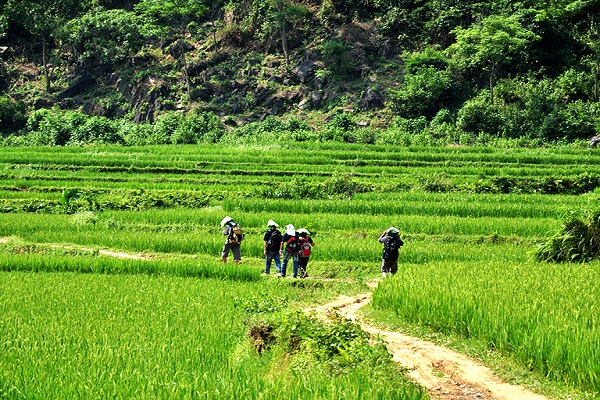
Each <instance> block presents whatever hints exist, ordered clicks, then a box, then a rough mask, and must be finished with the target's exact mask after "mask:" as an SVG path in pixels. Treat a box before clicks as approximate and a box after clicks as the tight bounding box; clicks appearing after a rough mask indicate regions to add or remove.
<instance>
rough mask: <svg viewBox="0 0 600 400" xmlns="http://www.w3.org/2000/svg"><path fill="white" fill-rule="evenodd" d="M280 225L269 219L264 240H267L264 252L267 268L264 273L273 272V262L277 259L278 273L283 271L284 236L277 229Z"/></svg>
mask: <svg viewBox="0 0 600 400" xmlns="http://www.w3.org/2000/svg"><path fill="white" fill-rule="evenodd" d="M278 227H279V225H278V224H277V223H276V222H275V221H273V220H272V219H270V220H269V222H268V223H267V228H269V230H268V231H266V232H265V236H264V237H263V240H264V242H265V248H264V254H265V270H264V271H263V273H264V274H266V275H269V273H270V272H271V262H272V261H273V260H275V267H276V268H277V273H278V274H280V273H281V241H282V239H283V236H282V235H281V232H279V230H278V229H277V228H278Z"/></svg>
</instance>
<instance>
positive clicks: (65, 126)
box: [25, 108, 87, 146]
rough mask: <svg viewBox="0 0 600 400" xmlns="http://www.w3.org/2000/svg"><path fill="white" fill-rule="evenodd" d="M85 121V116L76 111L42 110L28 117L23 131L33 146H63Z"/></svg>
mask: <svg viewBox="0 0 600 400" xmlns="http://www.w3.org/2000/svg"><path fill="white" fill-rule="evenodd" d="M86 120H87V117H86V116H85V114H82V113H80V112H77V111H62V110H59V109H58V108H53V109H51V110H47V109H42V110H37V111H34V112H33V113H32V114H31V115H30V116H29V118H28V119H27V125H26V128H25V130H26V132H27V133H28V136H29V137H30V140H31V144H33V145H55V146H64V145H66V144H67V143H68V142H69V140H71V135H72V134H73V133H74V132H76V131H78V130H79V129H80V128H81V127H82V126H83V125H84V124H85V122H86Z"/></svg>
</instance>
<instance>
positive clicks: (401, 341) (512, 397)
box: [310, 293, 547, 400]
mask: <svg viewBox="0 0 600 400" xmlns="http://www.w3.org/2000/svg"><path fill="white" fill-rule="evenodd" d="M370 300H371V293H367V294H362V295H359V296H355V297H348V296H340V297H339V299H337V300H336V301H334V302H331V303H328V304H324V305H322V306H318V307H315V308H311V309H310V311H314V312H316V314H317V315H319V316H320V317H321V318H327V316H328V315H330V314H331V313H334V312H337V313H338V314H340V315H342V316H345V317H346V318H349V319H351V320H353V321H355V322H357V323H360V325H361V327H362V329H363V330H364V331H365V332H368V333H369V334H371V335H372V336H377V335H379V336H380V337H381V338H382V339H383V340H384V341H385V342H386V344H387V348H388V351H389V352H390V353H391V354H392V355H393V360H394V361H395V362H397V363H398V364H400V365H402V366H403V367H405V368H407V369H408V370H409V377H410V378H411V379H413V380H414V381H415V382H417V383H419V384H420V385H422V386H423V387H425V388H426V389H427V391H428V392H429V394H430V395H431V397H432V398H434V399H440V400H470V399H484V400H547V398H546V397H544V396H541V395H538V394H535V393H533V392H531V391H529V390H528V389H526V388H524V387H522V386H516V385H511V384H508V383H505V382H502V381H501V380H500V379H499V378H498V377H496V376H495V375H494V373H493V372H492V371H491V370H490V369H489V368H487V367H485V366H483V365H481V364H479V363H477V362H476V361H474V360H472V359H471V358H469V357H467V356H465V355H464V354H460V353H457V352H455V351H453V350H449V349H447V348H444V347H441V346H438V345H436V344H434V343H432V342H428V341H426V340H421V339H418V338H414V337H411V336H408V335H403V334H401V333H398V332H388V331H384V330H381V329H378V328H375V327H373V326H371V325H368V324H366V323H363V322H361V321H360V320H359V319H358V317H357V311H358V309H359V308H360V307H362V306H364V305H366V304H368V303H369V301H370Z"/></svg>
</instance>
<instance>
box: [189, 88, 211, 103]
mask: <svg viewBox="0 0 600 400" xmlns="http://www.w3.org/2000/svg"><path fill="white" fill-rule="evenodd" d="M213 94H214V91H213V90H212V89H209V88H206V87H197V88H194V89H192V90H191V91H190V99H192V100H210V99H211V97H212V96H213Z"/></svg>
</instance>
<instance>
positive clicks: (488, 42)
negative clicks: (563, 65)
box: [447, 15, 539, 104]
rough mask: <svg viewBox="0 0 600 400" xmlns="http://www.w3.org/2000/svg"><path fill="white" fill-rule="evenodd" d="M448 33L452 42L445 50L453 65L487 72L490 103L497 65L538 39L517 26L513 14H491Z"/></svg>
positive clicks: (492, 96) (518, 53) (492, 101)
mask: <svg viewBox="0 0 600 400" xmlns="http://www.w3.org/2000/svg"><path fill="white" fill-rule="evenodd" d="M452 32H453V33H454V34H455V35H456V42H455V43H454V44H452V45H451V46H450V47H448V49H447V51H448V54H449V55H450V56H451V58H452V61H453V63H454V65H456V66H457V67H458V68H459V69H462V70H465V69H482V70H483V71H485V72H487V73H488V79H489V90H490V102H491V103H492V104H493V103H494V82H495V79H496V74H497V72H498V67H500V66H502V65H506V64H508V63H510V62H511V61H512V60H513V59H514V58H515V57H516V56H519V55H521V54H522V51H523V50H524V49H525V48H526V47H527V45H528V44H529V43H530V42H531V41H533V40H537V39H539V37H538V36H537V35H536V34H535V33H533V32H531V31H530V30H528V29H526V28H524V27H523V26H521V24H520V22H519V20H518V18H517V16H515V15H511V16H508V17H505V16H500V15H492V16H489V17H487V18H485V19H483V20H482V21H481V22H480V23H476V24H473V25H471V27H469V28H467V29H464V28H462V27H458V28H456V29H454V30H453V31H452Z"/></svg>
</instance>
